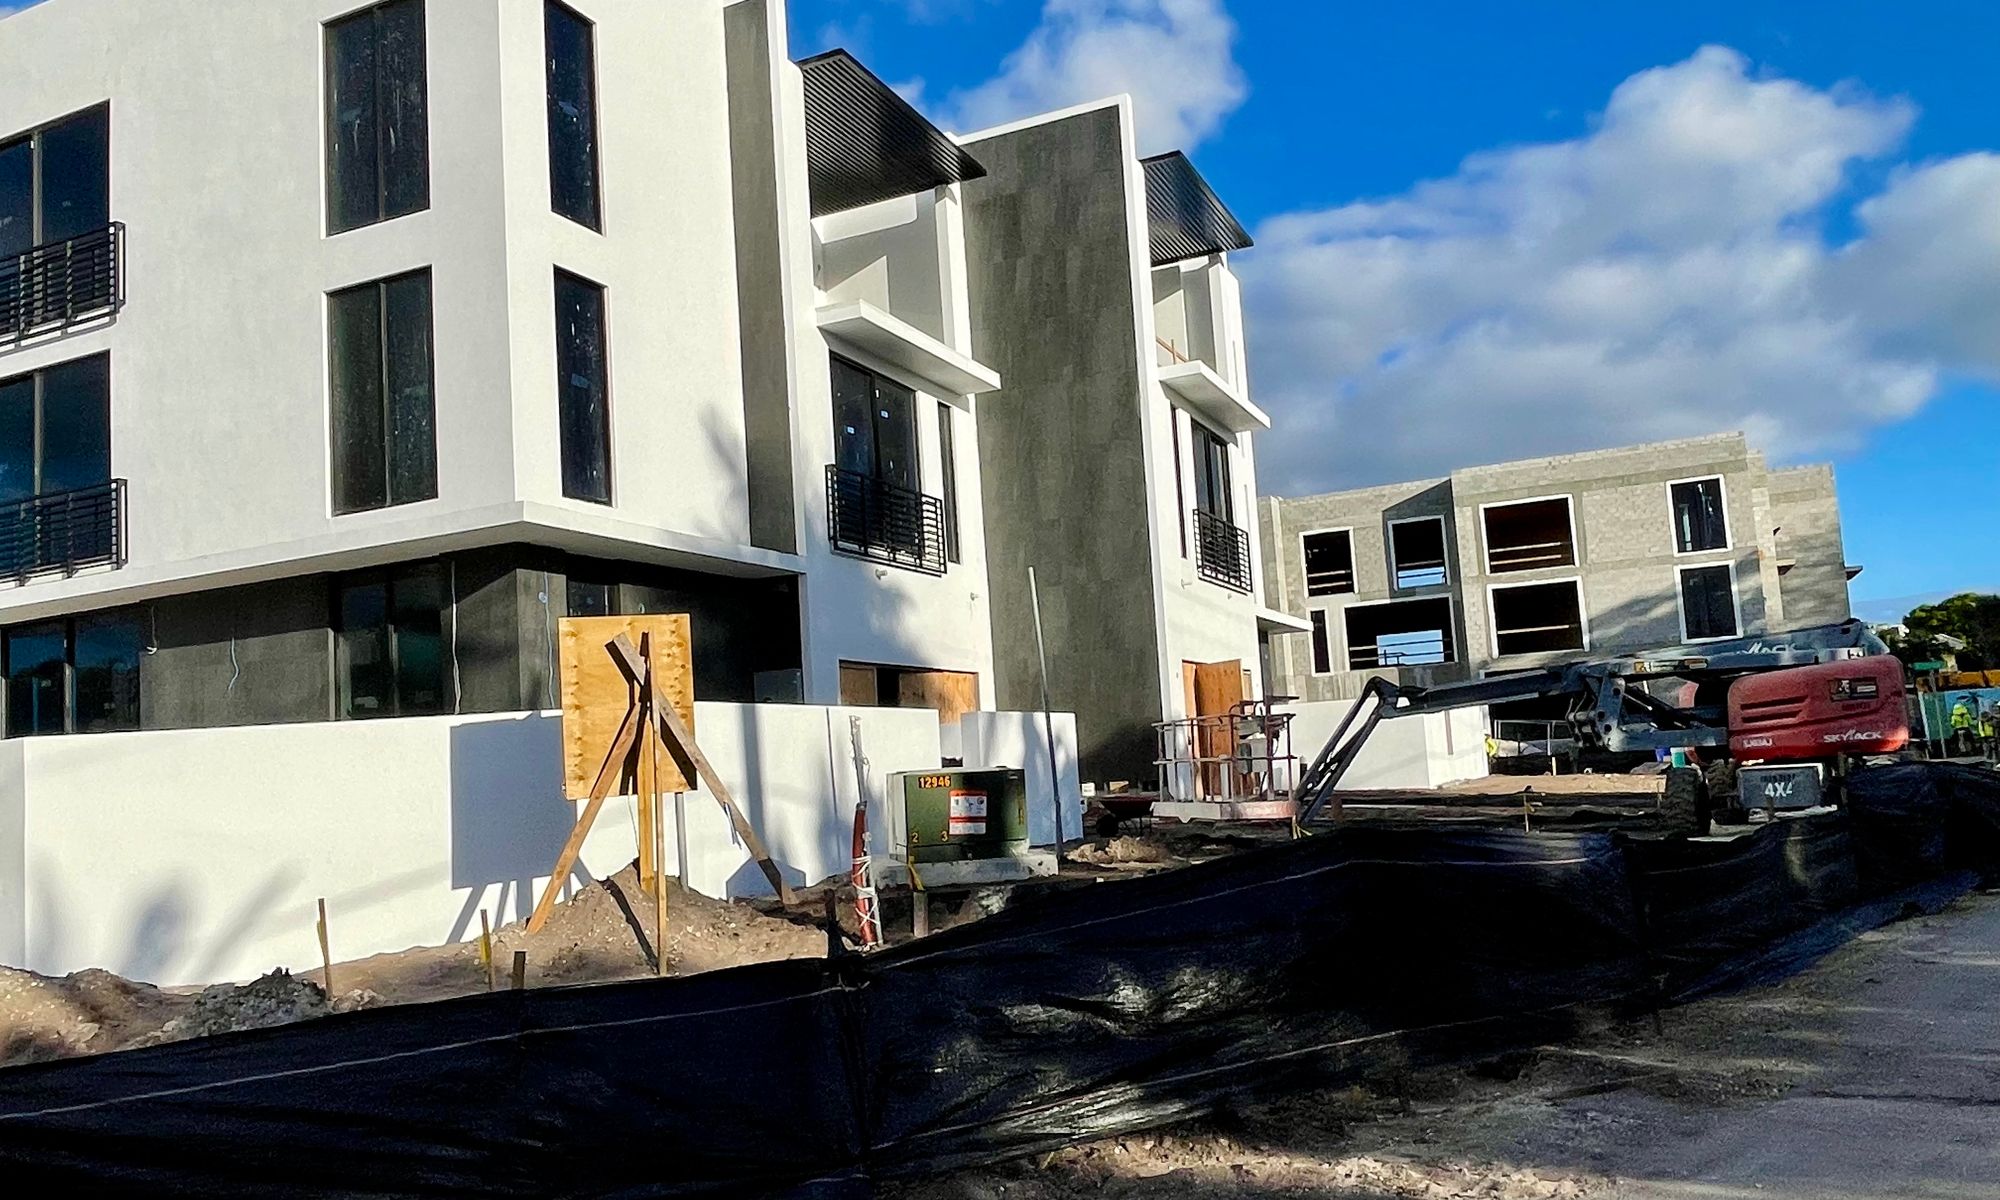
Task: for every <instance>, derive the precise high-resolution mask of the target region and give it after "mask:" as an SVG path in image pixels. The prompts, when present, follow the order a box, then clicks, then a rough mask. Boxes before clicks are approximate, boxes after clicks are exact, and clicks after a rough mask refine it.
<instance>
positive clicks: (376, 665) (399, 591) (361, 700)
mask: <svg viewBox="0 0 2000 1200" xmlns="http://www.w3.org/2000/svg"><path fill="white" fill-rule="evenodd" d="M447 590H448V589H447V584H446V579H445V569H444V568H443V567H442V566H440V565H438V564H436V563H426V564H423V565H421V566H416V567H404V568H400V569H397V570H395V571H391V572H389V573H387V574H385V575H377V576H370V577H362V578H357V579H353V580H349V581H347V582H345V583H343V584H342V585H341V587H340V591H339V596H338V614H337V620H338V622H339V630H338V649H337V655H338V657H337V661H336V664H335V666H336V670H335V674H336V676H337V683H338V687H339V697H340V713H341V715H342V716H343V717H348V718H364V717H385V716H415V715H420V714H424V713H440V712H444V711H446V710H447V709H449V708H450V707H451V694H452V693H451V683H450V678H449V675H448V671H449V665H448V663H447V661H446V658H447V655H448V653H449V648H448V645H447V642H446V640H445V634H444V628H445V614H446V610H447V609H449V608H450V598H449V596H448V595H447Z"/></svg>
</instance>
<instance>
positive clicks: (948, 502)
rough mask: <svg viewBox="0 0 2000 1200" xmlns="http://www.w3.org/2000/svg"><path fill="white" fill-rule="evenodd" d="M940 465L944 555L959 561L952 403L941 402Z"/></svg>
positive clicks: (947, 558)
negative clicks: (942, 479) (942, 473)
mask: <svg viewBox="0 0 2000 1200" xmlns="http://www.w3.org/2000/svg"><path fill="white" fill-rule="evenodd" d="M937 415H938V467H939V469H940V470H942V471H943V472H944V556H945V559H946V560H947V561H950V562H958V561H960V560H959V557H958V444H957V441H956V438H955V435H954V434H953V432H952V419H951V405H949V404H944V403H939V404H938V407H937Z"/></svg>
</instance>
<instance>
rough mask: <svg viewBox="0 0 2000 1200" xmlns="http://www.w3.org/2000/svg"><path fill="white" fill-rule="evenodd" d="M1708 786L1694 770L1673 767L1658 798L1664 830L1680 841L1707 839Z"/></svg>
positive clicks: (1699, 773)
mask: <svg viewBox="0 0 2000 1200" xmlns="http://www.w3.org/2000/svg"><path fill="white" fill-rule="evenodd" d="M1709 811H1710V810H1709V796H1708V783H1707V781H1706V780H1704V779H1703V778H1702V777H1701V772H1700V771H1698V770H1696V769H1694V768H1693V767H1674V768H1672V769H1671V770H1669V771H1668V772H1667V788H1666V791H1665V792H1664V793H1663V794H1662V795H1661V796H1660V815H1661V816H1663V817H1665V818H1666V821H1667V828H1668V829H1669V830H1670V831H1671V832H1673V833H1676V834H1679V835H1681V836H1682V837H1706V836H1707V835H1708V825H1709Z"/></svg>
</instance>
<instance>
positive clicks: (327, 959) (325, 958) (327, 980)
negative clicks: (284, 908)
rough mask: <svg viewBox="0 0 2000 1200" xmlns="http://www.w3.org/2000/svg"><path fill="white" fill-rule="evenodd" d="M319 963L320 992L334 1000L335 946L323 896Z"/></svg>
mask: <svg viewBox="0 0 2000 1200" xmlns="http://www.w3.org/2000/svg"><path fill="white" fill-rule="evenodd" d="M319 961H320V974H319V986H320V990H321V991H323V992H325V993H326V998H327V999H329V1000H331V999H333V944H332V942H331V941H329V940H328V938H327V933H326V897H324V896H321V897H320V899H319Z"/></svg>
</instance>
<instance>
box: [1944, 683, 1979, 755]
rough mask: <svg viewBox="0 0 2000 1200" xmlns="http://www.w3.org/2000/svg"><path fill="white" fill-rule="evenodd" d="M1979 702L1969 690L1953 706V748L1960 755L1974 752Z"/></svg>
mask: <svg viewBox="0 0 2000 1200" xmlns="http://www.w3.org/2000/svg"><path fill="white" fill-rule="evenodd" d="M1978 704H1979V702H1978V700H1977V699H1975V698H1974V697H1973V696H1972V694H1971V693H1970V692H1968V693H1966V694H1965V695H1963V696H1960V697H1959V698H1958V700H1957V702H1956V703H1954V704H1953V705H1952V706H1951V740H1952V748H1953V749H1954V750H1956V751H1957V752H1958V753H1959V754H1960V755H1966V754H1971V753H1972V737H1973V733H1972V730H1973V726H1974V725H1976V724H1977V723H1978V717H1977V715H1976V712H1977V708H1978Z"/></svg>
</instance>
